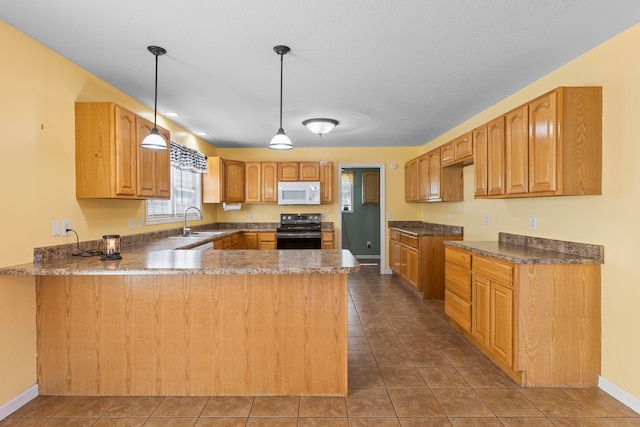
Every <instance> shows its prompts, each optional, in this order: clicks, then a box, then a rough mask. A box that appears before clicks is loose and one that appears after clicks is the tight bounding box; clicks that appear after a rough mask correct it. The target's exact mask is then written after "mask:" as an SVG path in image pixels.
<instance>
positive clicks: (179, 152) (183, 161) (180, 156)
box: [171, 141, 207, 173]
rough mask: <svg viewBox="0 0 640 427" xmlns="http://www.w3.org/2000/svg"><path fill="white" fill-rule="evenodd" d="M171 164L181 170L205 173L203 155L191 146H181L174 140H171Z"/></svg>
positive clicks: (204, 158) (205, 166) (205, 164)
mask: <svg viewBox="0 0 640 427" xmlns="http://www.w3.org/2000/svg"><path fill="white" fill-rule="evenodd" d="M171 165H172V166H175V167H177V168H178V169H181V170H188V171H191V172H195V173H207V158H206V157H205V155H204V154H202V153H200V152H198V151H196V150H192V149H191V148H187V147H183V146H182V145H180V144H178V143H177V142H175V141H171Z"/></svg>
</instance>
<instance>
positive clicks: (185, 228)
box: [182, 206, 203, 236]
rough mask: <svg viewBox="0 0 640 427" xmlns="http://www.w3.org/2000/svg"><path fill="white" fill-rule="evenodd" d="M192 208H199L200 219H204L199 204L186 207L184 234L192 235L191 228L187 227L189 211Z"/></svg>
mask: <svg viewBox="0 0 640 427" xmlns="http://www.w3.org/2000/svg"><path fill="white" fill-rule="evenodd" d="M191 209H195V210H197V211H198V214H200V219H203V217H202V211H201V210H200V209H198V207H197V206H189V207H188V208H187V209H185V210H184V222H183V224H182V235H183V236H190V235H191V228H190V227H187V212H189V211H190V210H191Z"/></svg>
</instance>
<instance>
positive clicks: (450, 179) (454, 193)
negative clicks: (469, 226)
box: [404, 147, 463, 202]
mask: <svg viewBox="0 0 640 427" xmlns="http://www.w3.org/2000/svg"><path fill="white" fill-rule="evenodd" d="M404 171H405V181H404V186H405V187H404V191H405V201H407V202H449V201H457V200H462V198H463V194H462V186H463V176H462V164H461V163H456V164H453V165H451V166H447V167H442V159H441V147H438V148H435V149H433V150H431V151H429V152H426V153H424V154H423V155H421V156H420V157H416V158H415V159H411V160H409V161H408V162H407V163H405V167H404Z"/></svg>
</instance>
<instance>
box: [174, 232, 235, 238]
mask: <svg viewBox="0 0 640 427" xmlns="http://www.w3.org/2000/svg"><path fill="white" fill-rule="evenodd" d="M224 233H225V231H194V232H193V233H191V234H187V235H182V234H177V235H175V236H169V238H170V239H205V238H207V237H215V236H219V235H220V234H224Z"/></svg>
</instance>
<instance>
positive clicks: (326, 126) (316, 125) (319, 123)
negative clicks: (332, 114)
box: [302, 119, 340, 136]
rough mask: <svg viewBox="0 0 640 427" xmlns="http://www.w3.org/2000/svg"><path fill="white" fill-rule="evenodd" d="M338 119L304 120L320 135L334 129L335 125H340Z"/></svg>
mask: <svg viewBox="0 0 640 427" xmlns="http://www.w3.org/2000/svg"><path fill="white" fill-rule="evenodd" d="M338 123H340V122H338V121H337V120H333V119H307V120H305V121H304V122H302V124H303V125H305V126H306V127H307V129H309V130H310V131H311V132H313V133H316V134H318V136H322V135H324V134H325V133H329V132H331V131H332V130H333V128H334V127H336V126H338Z"/></svg>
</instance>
